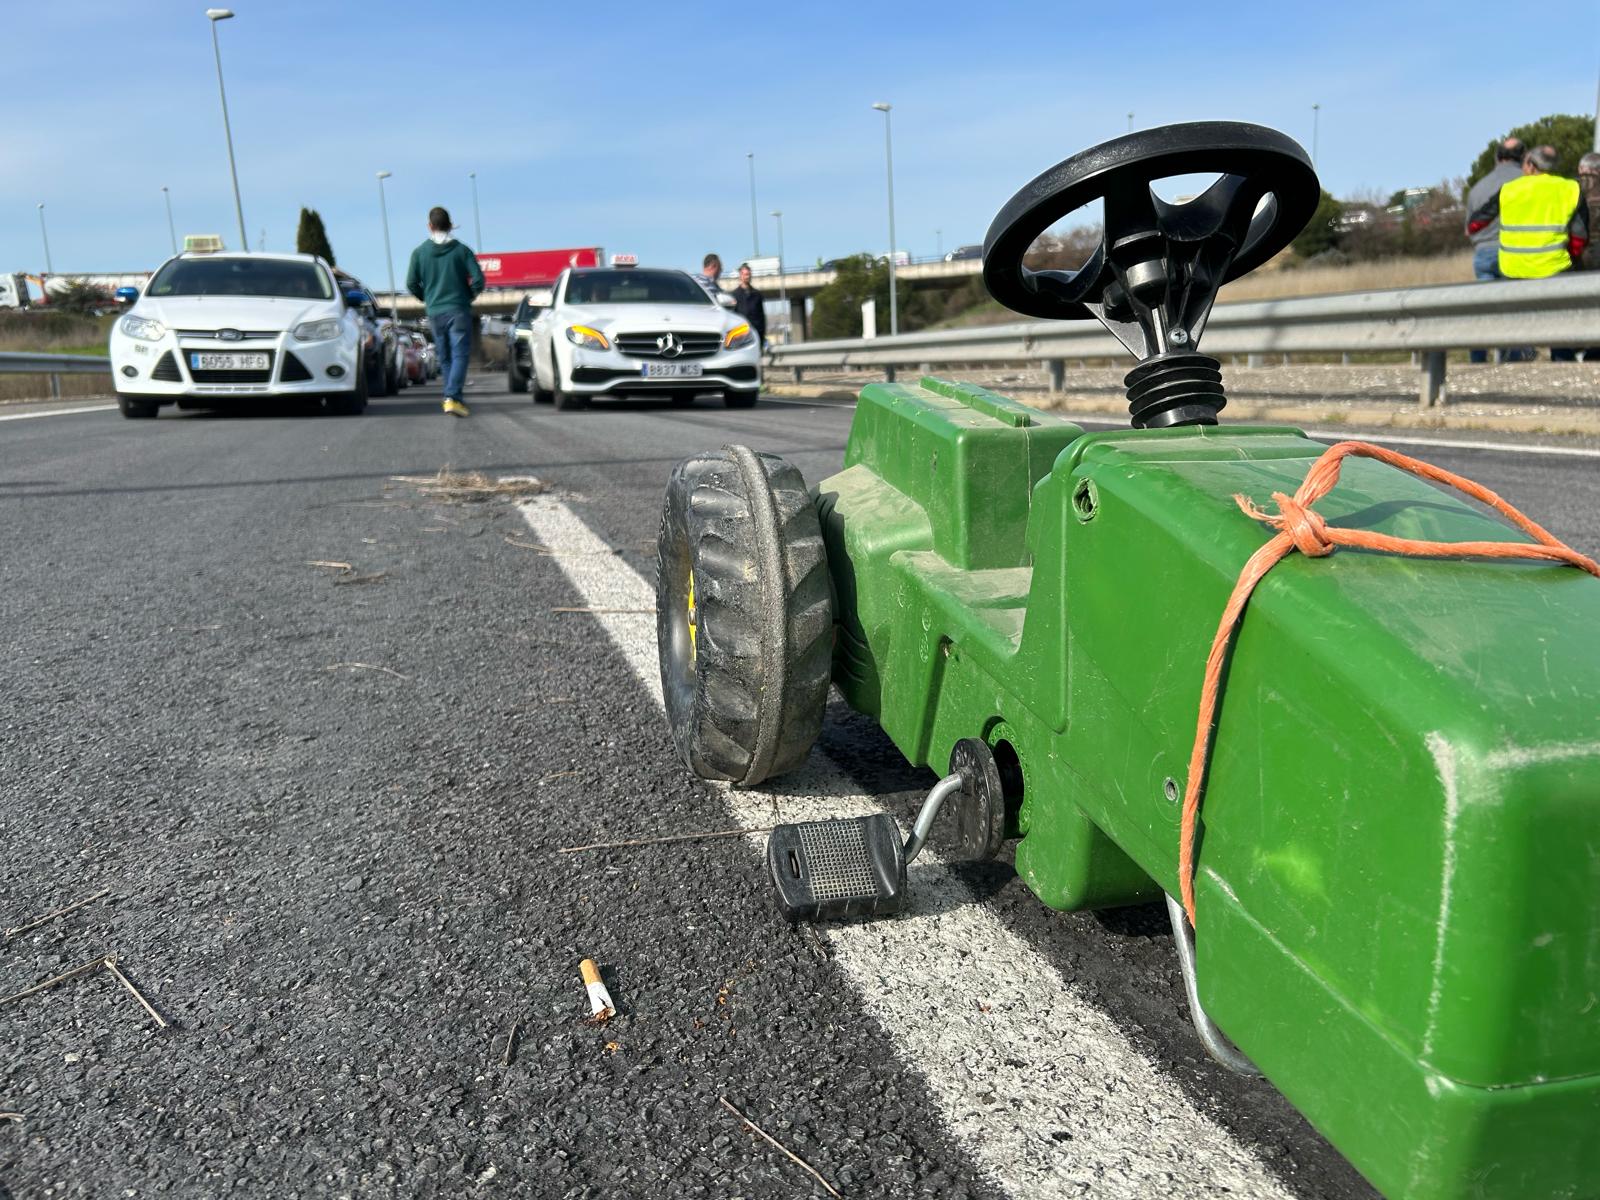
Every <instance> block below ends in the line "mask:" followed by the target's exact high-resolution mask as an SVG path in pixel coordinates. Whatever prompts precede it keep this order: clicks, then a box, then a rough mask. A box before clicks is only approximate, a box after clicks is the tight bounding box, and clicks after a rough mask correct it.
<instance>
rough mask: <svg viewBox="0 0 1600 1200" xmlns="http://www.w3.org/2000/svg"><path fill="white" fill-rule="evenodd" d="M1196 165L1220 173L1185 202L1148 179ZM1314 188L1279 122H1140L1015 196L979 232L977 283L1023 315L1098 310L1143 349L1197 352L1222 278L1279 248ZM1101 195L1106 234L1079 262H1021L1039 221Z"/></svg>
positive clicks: (1308, 207)
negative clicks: (1052, 265)
mask: <svg viewBox="0 0 1600 1200" xmlns="http://www.w3.org/2000/svg"><path fill="white" fill-rule="evenodd" d="M1190 173H1206V174H1216V173H1220V175H1221V178H1220V179H1218V180H1217V181H1216V182H1215V183H1213V184H1212V185H1211V186H1210V187H1209V188H1207V189H1206V191H1205V192H1203V193H1202V194H1201V195H1199V196H1196V197H1194V198H1193V199H1191V200H1187V201H1184V202H1181V203H1172V202H1168V201H1166V200H1163V199H1161V198H1160V197H1159V196H1157V195H1155V193H1154V192H1153V191H1152V190H1151V187H1150V185H1151V184H1152V183H1153V182H1155V181H1156V180H1158V179H1164V178H1167V177H1170V176H1173V175H1185V174H1190ZM1320 196H1321V187H1320V185H1319V184H1318V182H1317V173H1316V171H1315V170H1314V169H1313V168H1312V166H1311V161H1310V159H1309V158H1307V157H1306V152H1305V151H1304V150H1303V149H1302V148H1301V147H1300V145H1299V144H1298V143H1297V142H1295V141H1294V139H1292V138H1290V137H1288V136H1287V135H1285V134H1282V133H1279V132H1278V131H1277V130H1275V129H1268V128H1266V127H1265V126H1262V125H1249V124H1244V123H1242V122H1237V121H1196V122H1193V123H1190V124H1184V125H1167V126H1162V127H1160V128H1157V129H1147V130H1141V131H1140V132H1138V133H1130V134H1126V135H1124V136H1122V137H1118V138H1113V139H1112V140H1111V141H1109V142H1102V143H1101V144H1100V145H1098V146H1093V147H1091V148H1090V149H1088V150H1084V151H1083V152H1081V153H1079V154H1074V155H1073V156H1072V157H1071V158H1069V159H1067V160H1065V161H1064V162H1060V163H1057V164H1056V165H1055V166H1053V167H1051V168H1050V169H1049V170H1048V171H1046V172H1045V173H1044V174H1042V175H1040V176H1039V177H1038V178H1037V179H1035V180H1034V181H1033V182H1032V183H1030V184H1028V185H1027V186H1026V187H1024V188H1023V189H1022V190H1021V191H1019V192H1018V193H1017V194H1016V195H1015V196H1013V197H1012V198H1011V199H1010V200H1009V201H1008V202H1007V203H1006V206H1005V207H1004V208H1002V209H1001V210H1000V213H999V215H998V216H996V217H995V219H994V222H993V223H992V224H991V225H990V226H989V233H988V236H987V237H985V238H984V242H983V281H984V284H985V285H986V286H987V287H988V289H989V293H990V295H992V296H993V297H994V298H995V299H996V300H998V301H999V302H1000V303H1001V304H1003V305H1005V306H1006V307H1007V308H1010V309H1013V310H1014V311H1016V312H1019V313H1023V314H1024V315H1026V316H1030V317H1045V318H1059V319H1065V320H1078V319H1082V318H1085V317H1098V318H1099V319H1100V320H1101V321H1103V322H1104V323H1105V324H1106V326H1107V328H1109V329H1110V330H1111V332H1112V333H1114V334H1115V335H1116V336H1117V337H1118V339H1119V340H1121V341H1122V343H1123V344H1124V345H1125V346H1127V347H1128V349H1129V350H1132V351H1133V352H1134V354H1135V355H1137V356H1138V357H1139V358H1140V359H1149V358H1152V357H1155V356H1156V355H1159V354H1163V353H1169V352H1183V351H1192V350H1193V348H1194V344H1195V342H1196V340H1198V337H1199V332H1200V327H1201V326H1202V325H1203V324H1204V322H1205V318H1206V315H1207V314H1208V313H1209V312H1210V309H1211V303H1212V301H1213V300H1214V299H1215V297H1216V293H1217V289H1218V288H1220V287H1221V286H1222V285H1223V284H1224V283H1226V282H1228V281H1229V280H1230V279H1237V278H1238V277H1239V276H1241V275H1243V274H1245V273H1246V272H1248V271H1251V270H1254V269H1255V268H1256V267H1258V266H1260V265H1261V264H1262V263H1263V262H1265V261H1266V260H1267V259H1269V258H1271V257H1272V256H1273V255H1274V254H1276V253H1277V252H1278V251H1279V250H1282V249H1283V248H1284V247H1285V246H1287V245H1288V244H1289V242H1290V241H1291V240H1293V238H1294V237H1295V235H1297V234H1298V233H1299V232H1300V230H1301V229H1302V228H1303V227H1304V225H1305V223H1306V221H1307V220H1308V219H1309V218H1310V217H1311V214H1312V213H1313V212H1315V211H1316V207H1317V202H1318V200H1319V198H1320ZM1099 199H1103V200H1104V201H1105V237H1104V239H1103V240H1102V241H1101V243H1100V245H1099V247H1097V248H1096V250H1095V251H1094V253H1093V254H1092V255H1090V256H1089V261H1088V262H1087V263H1085V264H1084V266H1083V268H1082V269H1081V270H1078V271H1060V270H1039V271H1035V270H1031V269H1029V268H1028V267H1027V266H1026V265H1024V263H1023V256H1024V255H1026V254H1027V252H1028V249H1029V247H1030V246H1032V245H1033V242H1034V240H1035V239H1036V238H1037V237H1038V236H1039V235H1040V234H1041V233H1043V232H1044V231H1045V230H1046V229H1048V228H1049V227H1050V226H1051V225H1053V224H1054V223H1055V222H1057V221H1059V220H1060V219H1061V218H1062V217H1064V216H1066V215H1067V214H1068V213H1071V212H1073V211H1075V210H1077V209H1080V208H1082V207H1083V206H1084V205H1086V204H1088V203H1090V202H1091V201H1094V200H1099ZM1141 334H1142V337H1141V336H1139V335H1141Z"/></svg>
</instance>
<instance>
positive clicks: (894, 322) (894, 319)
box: [872, 100, 900, 337]
mask: <svg viewBox="0 0 1600 1200" xmlns="http://www.w3.org/2000/svg"><path fill="white" fill-rule="evenodd" d="M872 107H873V108H875V109H877V110H878V111H879V112H881V113H882V114H883V159H884V165H885V167H886V168H887V171H888V178H889V336H890V337H894V336H895V335H896V334H898V333H899V332H900V300H899V296H898V295H897V289H896V286H895V269H894V248H895V243H894V142H893V140H892V138H891V137H890V133H889V109H890V108H892V107H893V106H892V105H890V104H887V103H885V102H884V101H882V100H880V101H878V103H876V104H874V105H873V106H872Z"/></svg>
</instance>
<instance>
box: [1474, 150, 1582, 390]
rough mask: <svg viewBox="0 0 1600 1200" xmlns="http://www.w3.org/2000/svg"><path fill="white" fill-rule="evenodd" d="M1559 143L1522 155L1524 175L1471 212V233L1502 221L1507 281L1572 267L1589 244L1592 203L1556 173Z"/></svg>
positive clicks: (1563, 357)
mask: <svg viewBox="0 0 1600 1200" xmlns="http://www.w3.org/2000/svg"><path fill="white" fill-rule="evenodd" d="M1557 157H1558V156H1557V155H1556V150H1555V147H1554V146H1537V147H1535V148H1534V149H1532V150H1529V151H1528V153H1527V154H1526V155H1524V156H1523V159H1522V175H1521V177H1520V178H1517V179H1513V180H1511V181H1510V182H1509V183H1506V184H1503V185H1502V186H1501V188H1500V191H1499V192H1498V193H1497V194H1496V195H1494V196H1491V197H1490V198H1489V199H1488V200H1487V201H1485V202H1484V204H1483V205H1482V206H1480V207H1479V208H1478V209H1477V210H1475V211H1474V212H1473V214H1472V217H1471V219H1470V220H1469V221H1468V222H1467V232H1468V233H1477V232H1478V231H1479V230H1481V229H1485V228H1487V227H1488V226H1489V224H1490V223H1491V222H1492V221H1494V220H1495V218H1496V217H1498V218H1499V220H1500V257H1499V267H1500V274H1501V275H1503V276H1505V277H1506V278H1507V279H1548V278H1550V277H1551V276H1552V275H1560V274H1561V273H1562V272H1564V271H1570V270H1572V264H1573V261H1574V260H1576V259H1578V258H1580V257H1582V255H1583V252H1584V250H1585V249H1586V248H1587V247H1588V245H1589V206H1588V205H1587V204H1585V203H1584V200H1583V193H1582V192H1581V191H1580V190H1579V188H1578V181H1577V180H1576V179H1565V178H1563V177H1562V176H1560V175H1556V174H1554V173H1553V172H1554V171H1555V169H1556V162H1557ZM1575 357H1576V353H1575V352H1574V351H1572V350H1567V349H1562V348H1559V347H1558V348H1557V349H1554V350H1552V351H1550V359H1551V361H1552V362H1571V361H1573V359H1574V358H1575Z"/></svg>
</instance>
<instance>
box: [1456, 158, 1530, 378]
mask: <svg viewBox="0 0 1600 1200" xmlns="http://www.w3.org/2000/svg"><path fill="white" fill-rule="evenodd" d="M1526 152H1527V151H1526V148H1525V147H1524V146H1523V144H1522V142H1521V140H1520V139H1519V138H1514V137H1508V138H1506V139H1505V140H1504V141H1502V142H1501V143H1500V144H1499V145H1498V146H1496V147H1495V151H1494V167H1493V169H1492V170H1490V172H1489V173H1488V174H1487V175H1485V176H1484V177H1483V178H1482V179H1480V180H1478V182H1477V183H1475V184H1473V185H1472V188H1471V190H1470V191H1469V192H1467V204H1466V209H1467V212H1468V213H1469V214H1470V213H1473V212H1475V211H1476V210H1477V209H1478V208H1479V207H1480V206H1481V205H1484V204H1486V203H1488V202H1489V200H1490V199H1491V198H1492V197H1494V196H1496V195H1498V194H1499V192H1500V187H1501V185H1502V184H1506V183H1510V182H1511V181H1512V180H1513V179H1517V178H1520V177H1521V175H1522V156H1523V155H1524V154H1525V153H1526ZM1468 220H1469V221H1470V220H1471V217H1470V216H1469V217H1468ZM1467 236H1468V237H1469V238H1471V239H1472V273H1473V275H1475V276H1476V277H1477V279H1478V281H1479V282H1480V283H1483V282H1488V281H1491V280H1495V279H1499V278H1500V222H1499V221H1491V222H1490V223H1489V224H1487V225H1484V226H1483V227H1481V228H1480V229H1478V230H1477V232H1472V231H1471V230H1468V232H1467ZM1512 353H1514V354H1520V351H1513V352H1512ZM1469 358H1470V359H1471V360H1472V361H1473V362H1475V363H1484V362H1488V361H1489V352H1488V351H1487V350H1473V351H1472V352H1471V354H1470V355H1469Z"/></svg>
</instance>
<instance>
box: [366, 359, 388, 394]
mask: <svg viewBox="0 0 1600 1200" xmlns="http://www.w3.org/2000/svg"><path fill="white" fill-rule="evenodd" d="M386 379H387V377H386V376H385V374H384V370H383V365H382V364H381V363H380V364H379V365H378V372H377V378H376V379H374V378H373V373H372V370H371V369H370V368H369V367H367V365H366V364H365V363H363V364H362V367H361V383H362V386H363V387H364V388H365V389H366V392H367V395H369V396H387V395H388V394H389V393H388V392H386V391H384V383H385V382H386Z"/></svg>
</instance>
